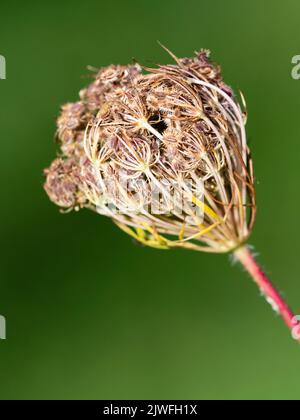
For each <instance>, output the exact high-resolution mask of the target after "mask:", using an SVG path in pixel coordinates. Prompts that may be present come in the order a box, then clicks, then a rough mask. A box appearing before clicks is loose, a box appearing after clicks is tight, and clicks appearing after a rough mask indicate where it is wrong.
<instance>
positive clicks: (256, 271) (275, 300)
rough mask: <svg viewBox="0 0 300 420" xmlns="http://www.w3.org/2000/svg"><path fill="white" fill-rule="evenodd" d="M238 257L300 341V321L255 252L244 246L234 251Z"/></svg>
mask: <svg viewBox="0 0 300 420" xmlns="http://www.w3.org/2000/svg"><path fill="white" fill-rule="evenodd" d="M234 255H235V256H236V258H237V259H238V260H239V261H240V263H241V264H242V265H243V267H244V268H245V269H246V270H247V271H248V273H249V274H250V275H251V277H252V278H253V280H254V282H255V283H256V284H257V286H258V287H259V289H260V290H261V292H262V294H263V295H264V296H265V298H266V300H267V302H268V303H270V304H271V306H272V308H273V309H274V310H275V312H277V313H278V314H280V315H281V317H282V319H283V320H284V322H285V323H286V325H287V326H288V328H289V329H290V331H291V332H292V333H293V337H294V338H295V339H297V340H298V341H299V342H300V334H299V332H300V322H299V320H297V317H295V315H294V314H293V312H292V311H291V309H290V308H289V306H288V305H287V304H286V302H285V301H284V299H283V297H282V296H281V295H280V293H279V292H278V291H277V290H276V288H275V286H274V285H273V284H272V283H271V281H270V280H269V279H268V277H267V275H266V274H265V273H264V271H263V270H262V269H261V267H260V266H259V265H258V263H257V261H256V260H255V258H254V256H253V254H252V253H251V251H250V250H249V248H248V247H247V246H243V247H241V248H239V249H237V250H236V251H235V252H234Z"/></svg>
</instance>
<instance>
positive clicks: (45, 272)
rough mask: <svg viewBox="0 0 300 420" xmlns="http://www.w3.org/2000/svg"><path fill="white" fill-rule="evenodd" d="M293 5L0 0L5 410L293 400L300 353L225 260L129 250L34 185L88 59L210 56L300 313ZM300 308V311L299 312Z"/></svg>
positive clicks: (280, 279) (104, 226)
mask: <svg viewBox="0 0 300 420" xmlns="http://www.w3.org/2000/svg"><path fill="white" fill-rule="evenodd" d="M299 18H300V3H299V1H297V0H286V1H284V2H281V1H279V0H276V1H274V0H273V1H271V0H265V1H261V0H252V1H247V2H242V1H240V0H239V1H234V0H227V1H214V2H208V1H203V0H190V1H184V2H183V1H181V0H172V1H170V0H167V1H159V0H151V1H121V0H114V1H111V2H101V1H87V2H81V1H74V0H73V1H64V2H61V1H52V2H43V3H41V2H32V1H28V2H20V1H19V2H14V3H11V2H5V3H4V4H3V3H1V16H0V22H1V24H0V40H1V42H0V54H2V55H4V56H5V57H6V60H7V80H4V81H3V80H1V81H0V103H1V105H0V106H1V111H0V133H1V154H0V171H1V172H0V175H1V177H0V179H1V202H2V204H1V208H0V211H1V219H0V220H1V264H0V273H1V281H0V314H2V315H4V316H5V317H6V319H7V340H6V341H0V378H1V380H0V398H2V399H79V398H83V399H298V398H299V397H300V385H299V369H300V347H299V346H298V345H297V344H296V343H295V342H294V341H293V340H292V339H291V337H290V335H289V332H288V331H287V330H286V328H285V326H284V325H283V323H282V322H281V321H280V320H279V319H277V317H276V316H275V315H274V314H273V313H272V311H271V310H270V308H269V307H268V306H267V305H266V303H265V302H264V300H263V299H262V298H261V297H260V296H259V293H258V291H257V289H256V287H255V286H254V285H253V284H252V283H251V280H250V279H249V278H248V276H247V274H246V273H244V272H243V271H242V270H241V269H240V267H238V266H232V264H231V262H230V259H229V257H228V256H210V255H204V254H201V253H194V252H192V251H190V252H189V251H183V250H177V251H157V250H153V249H147V248H140V247H138V246H136V245H134V244H133V243H132V241H131V239H130V238H129V237H127V236H126V235H125V234H123V233H122V232H121V231H119V230H118V229H117V228H116V227H115V226H114V225H113V224H112V223H111V222H110V220H108V219H105V218H103V217H100V216H97V215H95V214H93V213H92V212H89V211H87V210H85V211H81V212H79V213H75V212H74V213H70V214H67V215H62V214H60V213H59V211H58V208H57V207H55V206H54V205H53V204H52V203H50V202H49V200H48V198H47V196H46V194H45V193H44V191H43V189H42V184H43V175H42V171H43V168H44V167H46V166H48V165H49V163H50V161H51V160H52V159H53V158H54V156H55V153H56V150H57V148H56V146H55V144H54V140H53V138H54V132H55V118H56V116H57V115H58V113H59V108H60V105H61V104H63V103H65V102H68V101H73V100H76V98H77V95H78V91H79V90H80V89H81V88H82V87H83V86H85V85H86V84H87V83H89V80H90V79H89V72H88V71H87V69H86V66H87V65H93V66H98V67H100V66H105V65H108V64H110V63H127V62H130V61H131V60H132V58H135V59H137V60H138V61H140V62H142V63H144V64H147V65H149V64H154V63H157V62H161V63H167V62H169V61H170V58H169V57H168V56H167V55H166V53H165V52H164V51H163V50H162V49H161V48H160V47H159V46H158V44H157V42H156V40H160V41H161V42H162V43H164V44H166V45H167V46H168V47H169V48H170V49H171V50H172V51H174V52H175V53H176V54H177V55H178V56H189V55H191V54H193V51H194V50H197V49H200V48H202V47H204V48H209V49H211V50H212V53H213V58H214V59H215V60H216V61H218V62H220V63H221V64H222V67H223V72H224V77H225V80H226V81H227V82H228V83H229V84H231V85H232V86H233V87H235V88H236V89H237V88H240V89H241V90H242V91H243V93H244V95H245V96H246V99H247V104H248V109H249V120H248V121H249V122H248V126H247V129H248V137H249V141H250V145H251V147H252V151H253V156H254V161H255V170H256V180H257V192H258V203H259V208H258V219H257V223H256V226H255V230H254V233H253V236H252V238H251V243H252V244H253V245H254V246H255V248H256V250H257V251H258V252H259V261H261V262H262V263H263V266H264V267H265V268H266V270H267V272H268V273H269V274H270V275H271V276H272V278H273V280H274V281H275V283H276V284H277V285H278V287H279V289H280V290H282V291H283V292H284V295H285V296H286V298H287V300H288V301H289V302H290V304H291V305H292V306H294V308H295V311H296V313H299V314H300V282H299V232H300V220H299V216H298V210H297V208H298V206H299V205H300V198H299V195H298V194H299V153H300V124H299V122H300V119H299V115H300V80H299V81H297V80H293V79H292V78H291V69H292V64H291V58H292V56H294V55H297V54H300V46H299ZM297 311H298V312H297Z"/></svg>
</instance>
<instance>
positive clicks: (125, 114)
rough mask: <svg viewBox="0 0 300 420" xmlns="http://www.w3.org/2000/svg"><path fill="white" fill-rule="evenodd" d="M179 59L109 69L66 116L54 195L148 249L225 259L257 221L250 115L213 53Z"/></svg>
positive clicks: (49, 173) (53, 171) (49, 176)
mask: <svg viewBox="0 0 300 420" xmlns="http://www.w3.org/2000/svg"><path fill="white" fill-rule="evenodd" d="M172 56H173V55H172ZM173 58H174V59H175V62H176V64H173V65H161V66H159V67H158V68H153V69H150V68H147V69H145V70H146V72H147V73H146V74H142V71H141V67H140V66H139V65H133V66H109V67H107V68H104V69H102V70H100V71H99V73H98V74H97V75H96V77H95V80H94V81H93V82H92V83H91V84H90V86H88V87H87V88H86V89H85V90H83V91H81V92H80V101H79V102H77V103H75V104H67V105H65V106H64V107H63V108H62V113H61V116H60V117H59V119H58V122H57V124H58V131H57V136H58V139H59V142H60V148H61V152H62V157H61V158H59V159H57V160H55V161H54V163H53V164H52V165H51V166H50V168H49V169H48V170H46V172H45V173H46V183H45V189H46V191H47V193H48V195H49V197H50V199H51V200H52V201H54V202H55V203H56V204H58V205H59V206H61V207H71V208H79V207H88V208H90V209H93V210H94V211H96V212H98V213H100V214H103V215H106V216H108V217H111V218H112V219H113V220H114V221H115V223H116V224H117V225H118V226H119V227H120V228H121V229H123V230H124V231H126V232H127V233H129V234H130V235H131V236H133V237H134V238H135V239H137V240H139V241H140V242H142V243H144V244H146V245H149V246H154V247H158V248H171V247H185V248H191V249H196V250H203V251H209V252H226V251H229V250H231V249H233V248H235V247H237V246H238V245H239V244H241V243H242V242H244V241H245V240H246V239H247V238H248V236H249V234H250V232H251V229H252V226H253V223H254V219H255V211H256V207H255V190H254V185H253V173H252V163H251V159H250V153H249V149H248V146H247V141H246V134H245V128H244V124H245V115H244V113H243V112H242V110H241V108H240V106H239V104H238V102H237V100H236V98H235V96H234V93H233V91H232V89H231V88H230V87H229V86H227V85H226V84H225V83H224V82H223V80H222V76H221V71H220V67H219V66H217V65H215V64H214V63H212V62H211V61H210V60H209V54H208V51H206V50H201V51H200V52H199V53H198V54H197V55H196V56H195V57H194V58H183V59H178V58H177V57H175V56H173ZM199 186H200V187H199ZM200 190H201V194H199V191H200Z"/></svg>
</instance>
